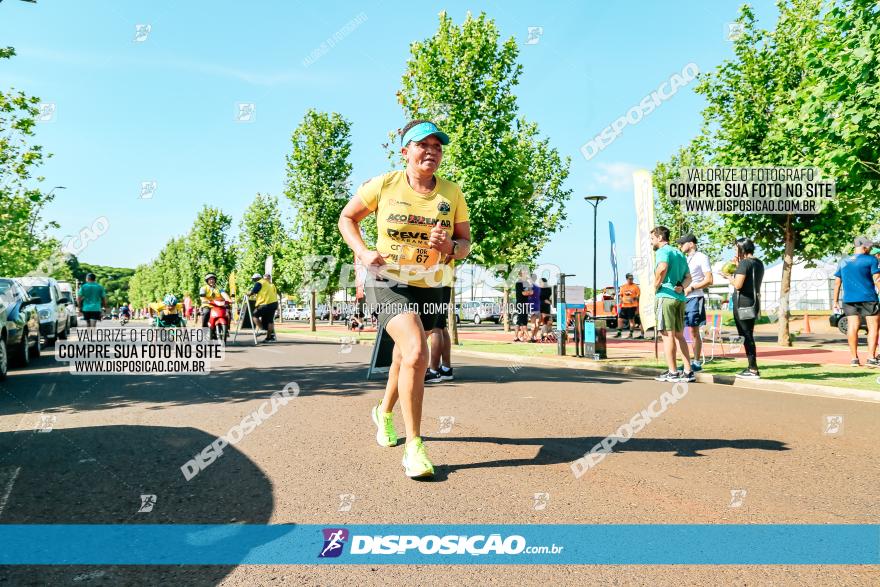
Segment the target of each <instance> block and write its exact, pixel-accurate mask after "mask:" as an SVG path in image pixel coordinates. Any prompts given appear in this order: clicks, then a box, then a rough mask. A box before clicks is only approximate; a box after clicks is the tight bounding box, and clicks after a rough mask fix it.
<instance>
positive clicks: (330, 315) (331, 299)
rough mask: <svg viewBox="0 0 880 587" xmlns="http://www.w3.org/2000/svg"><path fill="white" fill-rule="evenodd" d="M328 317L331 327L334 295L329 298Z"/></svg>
mask: <svg viewBox="0 0 880 587" xmlns="http://www.w3.org/2000/svg"><path fill="white" fill-rule="evenodd" d="M327 315H328V316H329V318H330V326H333V294H332V293H331V294H330V295H329V296H327Z"/></svg>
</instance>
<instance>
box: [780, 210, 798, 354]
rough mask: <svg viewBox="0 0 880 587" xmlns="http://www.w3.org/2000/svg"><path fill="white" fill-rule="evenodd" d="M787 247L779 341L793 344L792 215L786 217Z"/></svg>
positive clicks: (781, 294)
mask: <svg viewBox="0 0 880 587" xmlns="http://www.w3.org/2000/svg"><path fill="white" fill-rule="evenodd" d="M784 238H785V248H784V250H783V253H782V282H781V283H780V284H779V337H778V339H777V343H778V344H780V345H782V346H791V332H790V330H789V320H790V318H791V313H790V312H789V298H790V297H791V269H792V266H793V265H794V246H795V240H794V230H792V228H791V215H788V216H786V217H785V236H784Z"/></svg>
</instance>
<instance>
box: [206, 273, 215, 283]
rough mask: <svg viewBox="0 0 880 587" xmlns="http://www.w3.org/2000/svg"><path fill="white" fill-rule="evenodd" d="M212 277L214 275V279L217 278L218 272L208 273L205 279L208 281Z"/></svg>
mask: <svg viewBox="0 0 880 587" xmlns="http://www.w3.org/2000/svg"><path fill="white" fill-rule="evenodd" d="M212 277H213V278H214V279H217V274H216V273H208V274H207V275H205V281H206V282H207V281H208V280H209V279H211V278H212Z"/></svg>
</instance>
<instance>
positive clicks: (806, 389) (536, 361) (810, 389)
mask: <svg viewBox="0 0 880 587" xmlns="http://www.w3.org/2000/svg"><path fill="white" fill-rule="evenodd" d="M279 334H284V335H285V336H291V337H295V338H300V339H305V340H323V341H328V342H330V341H333V339H334V338H336V339H338V338H343V337H344V335H343V336H339V337H331V336H320V335H316V334H298V333H297V334H292V333H286V332H285V333H279ZM351 336H352V335H349V337H351ZM337 342H338V341H337ZM352 344H360V345H367V346H372V345H373V341H372V340H354V341H352ZM453 350H454V352H455V354H457V355H461V356H464V357H473V358H475V359H490V360H493V361H507V362H509V363H512V364H515V365H532V366H538V367H566V368H568V369H580V370H582V371H604V372H607V373H620V374H622V375H640V376H645V377H654V376H656V375H657V369H653V368H649V367H634V366H632V365H612V364H609V363H602V362H600V361H593V360H591V359H581V358H576V357H566V358H562V357H558V356H555V355H554V356H546V357H545V356H534V355H508V354H504V353H486V352H483V351H469V350H465V349H460V348H457V347H456V348H455V349H453ZM697 383H710V384H715V385H730V386H731V387H739V388H743V389H754V390H760V391H774V392H778V393H790V394H794V395H807V396H811V397H827V398H832V399H846V400H855V401H863V402H871V403H880V392H878V391H869V390H866V389H853V388H849V387H830V386H826V385H812V384H809V383H785V382H783V381H767V380H764V379H758V380H745V379H737V378H736V377H734V376H732V375H712V374H710V373H697Z"/></svg>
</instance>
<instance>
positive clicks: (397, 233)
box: [385, 228, 431, 241]
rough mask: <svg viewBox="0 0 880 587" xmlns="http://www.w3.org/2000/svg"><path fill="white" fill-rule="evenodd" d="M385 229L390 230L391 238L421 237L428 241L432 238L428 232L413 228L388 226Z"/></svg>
mask: <svg viewBox="0 0 880 587" xmlns="http://www.w3.org/2000/svg"><path fill="white" fill-rule="evenodd" d="M385 230H386V231H387V232H388V236H390V237H391V238H396V239H400V240H407V239H421V240H424V241H426V240H428V239H430V238H431V237H430V236H428V233H427V232H417V231H412V230H395V229H393V228H387V229H385Z"/></svg>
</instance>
